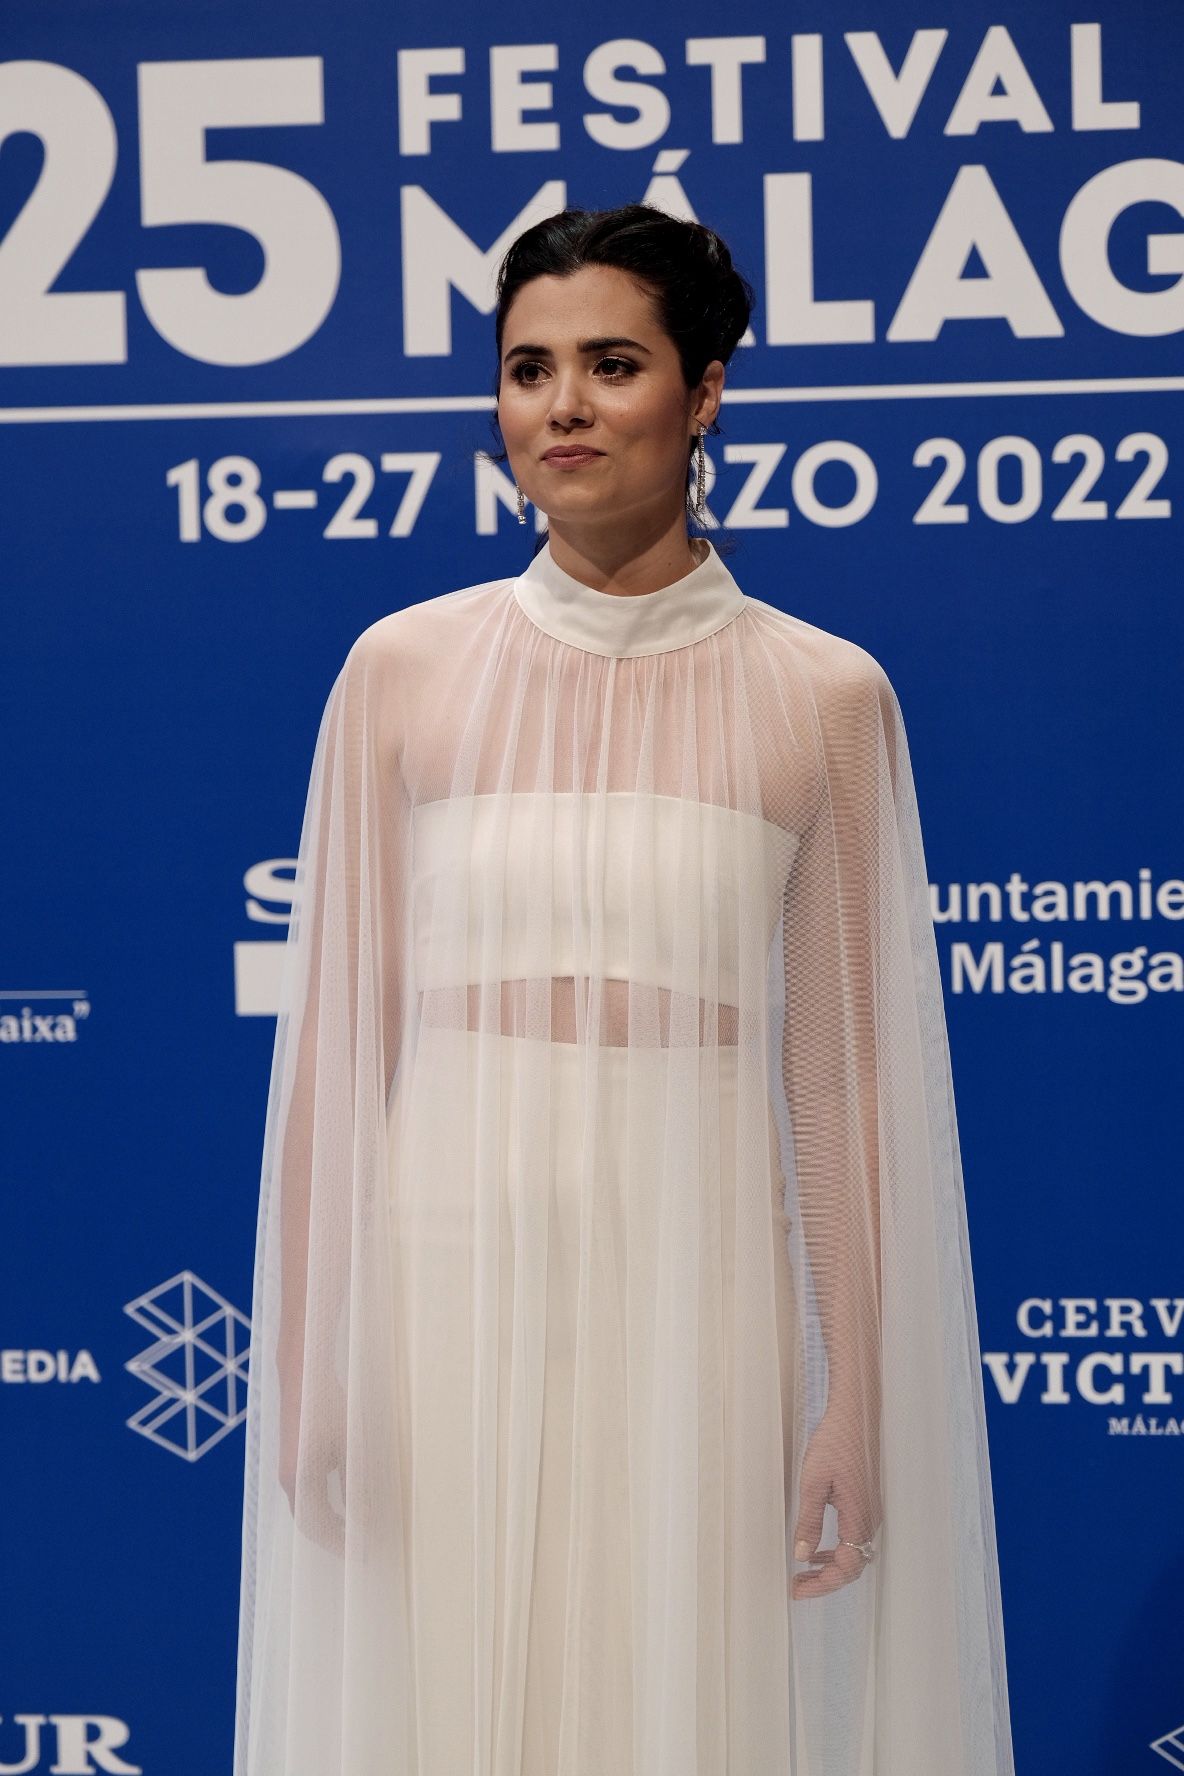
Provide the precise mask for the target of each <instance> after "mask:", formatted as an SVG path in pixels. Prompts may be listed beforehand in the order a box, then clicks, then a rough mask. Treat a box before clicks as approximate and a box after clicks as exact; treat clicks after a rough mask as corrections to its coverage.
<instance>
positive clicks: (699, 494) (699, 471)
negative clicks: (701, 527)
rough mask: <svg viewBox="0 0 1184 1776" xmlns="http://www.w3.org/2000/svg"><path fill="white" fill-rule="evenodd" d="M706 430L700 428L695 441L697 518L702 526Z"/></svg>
mask: <svg viewBox="0 0 1184 1776" xmlns="http://www.w3.org/2000/svg"><path fill="white" fill-rule="evenodd" d="M706 430H707V427H706V426H700V427H699V436H698V437H697V438H696V439H695V517H696V519H697V520H698V522H699V523H700V524H702V522H703V514H704V511H705V510H706V494H707V461H706V458H705V456H704V454H703V434H704V432H705V431H706Z"/></svg>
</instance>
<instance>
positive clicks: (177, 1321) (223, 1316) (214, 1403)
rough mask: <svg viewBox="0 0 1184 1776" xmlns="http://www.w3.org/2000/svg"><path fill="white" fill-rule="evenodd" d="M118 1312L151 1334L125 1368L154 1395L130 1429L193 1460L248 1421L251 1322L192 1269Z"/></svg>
mask: <svg viewBox="0 0 1184 1776" xmlns="http://www.w3.org/2000/svg"><path fill="white" fill-rule="evenodd" d="M123 1311H124V1313H126V1314H130V1315H131V1317H132V1319H133V1320H135V1321H136V1322H137V1324H138V1325H141V1326H143V1327H145V1328H146V1330H147V1331H149V1332H152V1333H154V1334H156V1336H155V1337H154V1338H153V1341H152V1343H151V1344H150V1345H148V1347H147V1349H145V1350H142V1351H141V1352H140V1354H139V1356H137V1357H133V1358H132V1359H131V1361H130V1362H128V1363H125V1364H124V1368H125V1369H130V1370H131V1372H132V1374H133V1375H138V1376H139V1378H140V1380H141V1381H142V1382H144V1383H145V1385H146V1386H147V1387H150V1388H152V1389H153V1390H154V1392H153V1396H152V1398H151V1399H150V1400H148V1401H146V1402H145V1404H144V1405H143V1406H141V1407H140V1410H139V1411H138V1412H136V1413H134V1414H133V1415H132V1417H131V1418H129V1419H128V1421H127V1423H128V1425H129V1426H130V1428H131V1429H132V1430H133V1431H138V1432H139V1433H140V1435H141V1437H148V1438H150V1439H151V1440H152V1442H153V1443H159V1445H160V1446H161V1448H162V1449H169V1450H171V1451H172V1453H173V1454H174V1455H181V1456H184V1458H185V1460H186V1461H197V1459H198V1457H199V1456H202V1455H204V1454H205V1453H206V1451H207V1449H211V1448H212V1447H213V1446H214V1444H215V1443H218V1442H220V1441H221V1439H222V1438H223V1437H225V1436H226V1435H227V1434H228V1432H230V1431H233V1430H234V1428H235V1426H236V1425H239V1424H241V1423H242V1421H243V1419H244V1418H245V1417H246V1415H247V1366H248V1361H249V1356H250V1338H251V1322H250V1320H249V1319H248V1318H247V1316H246V1314H243V1313H240V1312H239V1310H238V1308H237V1307H232V1306H231V1304H230V1302H229V1301H227V1300H226V1298H225V1296H223V1295H219V1294H218V1292H217V1290H216V1289H211V1288H210V1286H209V1284H208V1283H203V1282H202V1280H201V1278H200V1277H197V1276H194V1274H193V1272H192V1271H191V1270H180V1271H178V1272H177V1274H176V1276H174V1277H170V1278H169V1280H168V1282H167V1283H158V1284H157V1286H156V1288H155V1289H149V1290H148V1291H147V1293H146V1294H144V1295H137V1296H136V1298H135V1300H134V1301H129V1302H128V1303H127V1304H126V1305H125V1307H124V1310H123Z"/></svg>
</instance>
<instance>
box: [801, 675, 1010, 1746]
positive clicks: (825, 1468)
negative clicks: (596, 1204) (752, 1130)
mask: <svg viewBox="0 0 1184 1776" xmlns="http://www.w3.org/2000/svg"><path fill="white" fill-rule="evenodd" d="M813 708H814V723H813V726H814V750H815V756H816V761H817V767H818V775H819V780H820V785H821V790H820V794H819V798H818V802H817V805H816V807H815V809H814V811H813V813H812V817H811V819H810V821H809V823H808V825H807V828H806V830H805V832H804V834H803V839H802V843H801V846H800V848H799V851H798V854H797V856H796V858H795V860H794V866H793V868H792V870H791V872H790V876H789V879H788V881H787V885H786V892H785V901H784V926H783V932H784V962H785V1024H784V1038H783V1064H784V1081H785V1090H786V1101H787V1106H788V1109H789V1115H790V1126H791V1131H792V1137H793V1139H792V1148H793V1151H792V1166H791V1171H792V1183H791V1191H790V1194H791V1196H792V1197H793V1198H794V1199H795V1200H796V1207H797V1214H798V1221H799V1238H800V1245H799V1250H798V1263H799V1268H800V1269H801V1270H802V1271H803V1272H806V1273H808V1287H803V1288H802V1290H801V1301H802V1334H803V1344H804V1352H805V1367H806V1373H807V1378H808V1379H807V1389H806V1396H807V1398H806V1409H805V1418H806V1420H807V1422H806V1424H805V1426H804V1429H805V1433H806V1436H805V1440H804V1449H803V1453H802V1455H801V1458H800V1462H799V1464H798V1472H797V1474H796V1475H795V1485H794V1489H793V1492H794V1496H793V1499H792V1511H793V1516H792V1524H791V1535H792V1538H793V1540H794V1542H795V1543H798V1544H799V1547H800V1544H801V1543H803V1542H804V1543H805V1544H806V1547H807V1549H808V1554H807V1555H806V1556H804V1557H803V1558H804V1559H806V1561H807V1562H808V1564H807V1565H805V1566H803V1565H802V1562H801V1560H799V1562H798V1570H797V1572H796V1573H795V1576H794V1579H793V1584H792V1596H793V1598H794V1599H795V1600H796V1601H795V1603H794V1606H793V1607H794V1612H795V1613H794V1621H795V1630H794V1663H795V1670H796V1674H797V1681H796V1685H795V1691H796V1694H797V1695H798V1696H799V1698H800V1699H801V1704H802V1707H801V1713H800V1715H799V1722H798V1731H799V1735H800V1742H801V1743H802V1744H803V1746H808V1747H809V1758H808V1759H807V1761H806V1767H808V1768H810V1769H811V1770H814V1769H815V1768H817V1769H818V1770H819V1771H824V1772H827V1773H829V1772H831V1771H832V1770H833V1771H835V1772H838V1771H840V1770H847V1769H855V1768H861V1769H862V1768H864V1767H865V1765H864V1763H863V1762H862V1761H861V1758H864V1757H867V1758H870V1762H869V1763H868V1764H867V1766H866V1767H867V1768H869V1769H870V1768H879V1767H880V1766H881V1763H882V1764H883V1767H884V1768H886V1769H888V1768H891V1769H892V1770H898V1769H899V1770H901V1771H904V1770H906V1769H916V1770H939V1769H943V1770H951V1771H952V1770H957V1771H959V1772H961V1773H965V1776H971V1773H980V1772H981V1773H983V1776H986V1773H987V1772H991V1773H995V1772H998V1771H1000V1770H1006V1769H1010V1768H1011V1762H1010V1760H1011V1750H1010V1729H1009V1723H1008V1702H1007V1684H1006V1667H1005V1661H1004V1655H1003V1638H1002V1636H1003V1627H1002V1607H1001V1599H1000V1595H999V1579H998V1559H997V1553H996V1547H995V1528H994V1517H993V1509H992V1497H991V1480H990V1467H989V1460H988V1450H987V1442H986V1431H985V1407H984V1400H983V1388H982V1374H981V1359H980V1354H979V1340H978V1328H977V1320H976V1316H975V1305H974V1291H973V1280H972V1273H971V1264H970V1253H969V1244H968V1233H967V1219H966V1206H965V1200H964V1194H963V1180H962V1172H961V1165H960V1158H959V1150H958V1136H957V1123H956V1117H955V1110H954V1098H953V1088H952V1081H951V1074H950V1064H949V1050H948V1038H947V1033H946V1026H945V1012H944V1002H943V997H942V988H941V979H940V973H939V965H938V958H937V949H936V942H935V937H934V930H933V922H932V914H931V909H930V906H929V890H928V879H927V871H926V866H925V858H924V853H923V847H922V839H921V829H920V824H919V819H918V812H917V804H916V796H915V786H914V779H913V775H912V770H911V765H910V761H909V755H908V743H907V738H906V734H905V728H904V723H903V719H902V716H901V712H900V706H899V703H898V701H897V698H896V694H895V691H894V690H893V687H892V685H891V683H890V681H889V680H888V678H887V676H886V675H885V674H884V672H883V670H882V668H881V667H880V666H879V665H878V663H877V662H876V661H874V660H873V659H872V657H871V656H870V655H867V654H866V653H864V652H863V650H860V649H846V650H843V654H842V656H841V658H840V660H839V662H838V664H836V666H835V669H834V671H833V672H830V671H828V672H825V673H820V674H819V676H818V678H817V680H816V682H815V687H814V697H813ZM828 1506H829V1507H830V1510H829V1511H828V1510H827V1507H828ZM873 1536H875V1537H876V1552H875V1557H874V1559H873V1560H872V1562H871V1563H870V1564H865V1561H864V1558H863V1555H862V1554H861V1552H860V1551H859V1549H858V1548H856V1547H852V1546H849V1545H847V1544H850V1543H860V1542H864V1541H865V1539H867V1538H871V1537H873ZM820 1545H821V1546H820ZM817 1550H820V1551H817ZM816 1551H817V1552H816ZM893 1648H907V1649H908V1656H907V1658H900V1659H893V1657H892V1649H893ZM873 1672H874V1674H875V1676H874V1684H875V1690H874V1700H873V1699H872V1697H871V1695H870V1693H869V1691H868V1689H867V1687H866V1686H867V1683H868V1680H869V1674H871V1673H873ZM873 1745H874V1747H875V1748H876V1751H875V1752H874V1753H873V1752H872V1751H871V1749H870V1747H871V1746H873Z"/></svg>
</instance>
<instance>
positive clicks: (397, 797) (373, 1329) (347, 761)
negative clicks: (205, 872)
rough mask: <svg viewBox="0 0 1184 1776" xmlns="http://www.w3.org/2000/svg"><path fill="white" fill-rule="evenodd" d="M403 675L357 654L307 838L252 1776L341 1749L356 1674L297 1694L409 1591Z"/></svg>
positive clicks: (295, 957) (277, 1250)
mask: <svg viewBox="0 0 1184 1776" xmlns="http://www.w3.org/2000/svg"><path fill="white" fill-rule="evenodd" d="M396 664H397V662H396V658H395V655H394V651H393V648H392V646H391V645H390V642H389V640H388V637H387V629H386V627H384V625H382V624H379V625H376V626H375V627H374V628H372V629H371V630H369V631H367V632H366V634H364V635H363V636H361V637H360V638H359V640H358V641H357V642H355V644H354V646H353V647H352V648H351V650H350V653H349V656H348V658H347V659H346V661H345V664H344V665H343V667H342V669H341V671H340V673H339V674H338V677H337V679H336V681H335V683H334V685H333V687H332V690H331V692H330V695H329V698H328V701H327V704H326V706H325V709H324V713H323V716H322V719H321V724H320V729H319V733H318V736H317V742H316V748H315V753H314V757H313V764H312V771H311V777H310V782H309V788H308V796H307V801H306V806H305V812H304V820H303V825H302V830H301V838H300V851H299V860H298V866H297V875H296V886H297V896H296V904H295V911H294V916H293V920H292V924H291V927H290V931H289V937H288V944H287V950H286V954H285V966H284V975H283V984H282V989H281V1004H280V1009H279V1015H278V1019H277V1026H276V1040H275V1049H274V1058H273V1063H272V1072H271V1084H270V1091H269V1097H268V1106H267V1117H266V1127H265V1134H264V1149H263V1164H262V1181H261V1192H260V1205H259V1227H258V1240H257V1256H256V1270H255V1285H254V1302H253V1320H252V1348H251V1363H252V1374H251V1387H250V1393H249V1400H248V1419H247V1455H246V1484H245V1500H244V1523H243V1531H244V1543H243V1545H244V1561H243V1592H242V1617H241V1624H240V1643H241V1644H240V1676H239V1710H238V1719H237V1734H238V1742H239V1749H238V1751H237V1753H236V1759H237V1760H241V1761H236V1764H235V1768H236V1770H237V1769H240V1768H247V1767H248V1763H247V1759H248V1757H250V1758H251V1759H252V1760H253V1759H254V1758H255V1756H256V1750H255V1749H254V1748H257V1747H262V1746H264V1745H267V1746H270V1745H273V1744H274V1743H275V1742H276V1735H277V1733H278V1732H279V1731H280V1729H279V1728H278V1726H277V1725H276V1723H277V1722H279V1721H280V1720H281V1719H282V1720H283V1721H284V1722H285V1726H284V1729H283V1731H284V1732H285V1733H288V1732H291V1731H293V1730H294V1724H293V1723H295V1722H296V1721H297V1720H300V1719H301V1718H303V1711H304V1710H307V1711H308V1721H309V1722H310V1723H312V1722H313V1720H314V1718H315V1721H316V1726H315V1729H312V1730H314V1731H315V1732H316V1733H318V1734H319V1733H321V1732H322V1731H323V1732H325V1733H326V1734H328V1735H329V1737H328V1738H326V1740H325V1743H326V1744H329V1743H331V1742H332V1732H333V1720H334V1718H335V1717H338V1716H339V1715H340V1714H341V1713H342V1712H343V1711H344V1709H345V1707H346V1706H347V1691H346V1688H345V1686H344V1685H343V1682H342V1680H341V1678H340V1674H339V1673H338V1672H337V1671H330V1670H329V1669H326V1671H325V1676H326V1680H327V1681H326V1687H325V1690H324V1692H323V1693H322V1695H321V1696H319V1697H317V1698H314V1697H312V1696H311V1695H310V1696H308V1697H307V1698H302V1697H301V1696H300V1695H298V1694H296V1693H293V1690H292V1685H293V1681H294V1676H293V1674H295V1681H297V1682H299V1681H302V1675H303V1674H306V1673H307V1672H308V1671H309V1670H311V1669H313V1668H315V1666H316V1663H317V1659H318V1657H324V1656H326V1655H327V1656H328V1657H329V1658H330V1659H332V1660H334V1661H336V1660H340V1659H342V1647H343V1644H345V1643H349V1644H350V1645H351V1646H352V1637H353V1634H354V1633H357V1634H358V1636H359V1647H364V1645H365V1642H366V1637H367V1627H366V1623H365V1614H366V1610H365V1598H366V1595H367V1591H368V1589H369V1587H370V1585H371V1583H372V1584H373V1585H374V1586H377V1587H378V1588H379V1589H381V1586H382V1585H383V1583H384V1582H385V1583H387V1584H393V1582H394V1574H395V1573H396V1572H397V1554H396V1549H397V1545H398V1540H399V1525H398V1507H397V1500H398V1451H397V1447H396V1437H395V1431H394V1413H395V1402H394V1400H393V1398H392V1395H391V1387H390V1381H391V1364H390V1339H391V1338H392V1337H393V1328H392V1323H391V1288H390V1272H389V1233H388V1202H387V1195H388V1189H389V1179H388V1151H387V1116H386V1110H387V1103H388V1099H389V1096H390V1092H391V1089H392V1085H393V1081H394V1077H395V1073H396V1070H397V1067H398V1063H399V1058H400V1052H401V1046H402V1032H403V1024H404V1018H405V1015H406V1003H405V1001H406V993H405V980H406V972H405V963H406V958H405V955H404V936H403V934H404V917H403V903H404V896H405V879H406V861H407V860H406V853H407V843H408V838H407V793H406V789H405V786H404V783H403V779H402V774H401V768H400V716H401V698H400V696H399V692H398V684H397V676H398V675H397V672H396ZM359 1568H362V1569H365V1570H366V1573H367V1579H366V1581H365V1583H364V1584H363V1585H361V1586H359V1584H358V1581H357V1578H356V1576H355V1578H354V1579H353V1581H352V1588H351V1581H350V1580H349V1577H348V1574H349V1572H350V1570H351V1569H354V1570H355V1572H356V1569H359ZM384 1574H385V1579H384ZM351 1612H352V1614H353V1616H354V1618H355V1619H354V1622H353V1625H352V1627H351V1629H350V1630H348V1631H347V1630H346V1629H345V1628H344V1627H343V1622H344V1619H345V1617H346V1616H347V1615H348V1614H350V1613H351ZM380 1616H381V1607H380V1609H379V1611H378V1612H377V1614H376V1618H375V1627H376V1632H375V1633H374V1634H373V1635H371V1636H370V1640H371V1646H370V1650H369V1651H368V1652H367V1651H361V1650H359V1651H357V1652H356V1653H353V1652H349V1653H347V1654H346V1657H347V1658H350V1659H352V1662H353V1669H354V1671H355V1674H356V1681H357V1682H358V1683H360V1684H364V1683H365V1682H366V1681H367V1672H368V1670H369V1659H370V1658H371V1657H374V1656H378V1655H379V1649H380V1648H381V1645H382V1642H383V1639H384V1636H383V1633H382V1631H381V1627H380V1626H379V1617H380ZM388 1650H389V1649H388ZM249 1747H251V1748H252V1749H250V1750H248V1748H249ZM249 1767H251V1768H252V1769H253V1768H254V1767H255V1765H254V1762H253V1761H252V1762H251V1763H250V1765H249Z"/></svg>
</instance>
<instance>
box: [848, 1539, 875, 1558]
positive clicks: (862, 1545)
mask: <svg viewBox="0 0 1184 1776" xmlns="http://www.w3.org/2000/svg"><path fill="white" fill-rule="evenodd" d="M839 1544H840V1546H841V1547H844V1548H858V1549H859V1552H860V1553H861V1554H862V1555H863V1558H864V1559H865V1560H874V1559H875V1557H876V1550H875V1545H874V1543H873V1542H872V1541H871V1539H870V1537H869V1539H868V1540H867V1541H866V1542H849V1541H848V1540H847V1539H846V1537H845V1536H840V1537H839Z"/></svg>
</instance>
